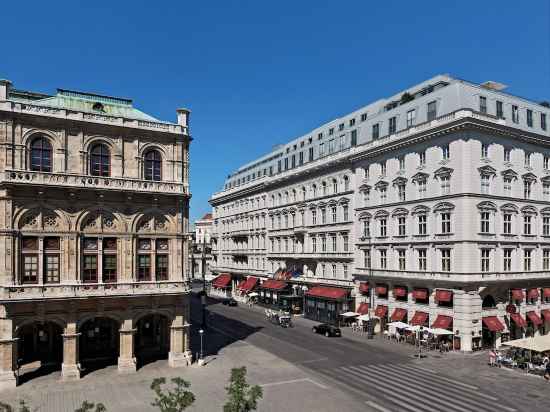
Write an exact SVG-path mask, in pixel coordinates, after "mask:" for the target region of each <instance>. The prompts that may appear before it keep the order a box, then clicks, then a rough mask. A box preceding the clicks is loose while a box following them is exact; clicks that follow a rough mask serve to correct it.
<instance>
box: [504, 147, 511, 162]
mask: <svg viewBox="0 0 550 412" xmlns="http://www.w3.org/2000/svg"><path fill="white" fill-rule="evenodd" d="M510 152H511V150H510V149H508V148H505V149H504V161H505V162H509V161H510Z"/></svg>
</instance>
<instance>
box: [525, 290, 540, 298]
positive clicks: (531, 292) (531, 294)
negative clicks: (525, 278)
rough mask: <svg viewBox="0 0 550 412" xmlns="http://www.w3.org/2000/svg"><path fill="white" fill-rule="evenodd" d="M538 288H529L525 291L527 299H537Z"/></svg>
mask: <svg viewBox="0 0 550 412" xmlns="http://www.w3.org/2000/svg"><path fill="white" fill-rule="evenodd" d="M538 297H539V290H538V289H537V288H533V289H529V290H528V291H527V299H538Z"/></svg>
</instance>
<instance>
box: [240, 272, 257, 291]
mask: <svg viewBox="0 0 550 412" xmlns="http://www.w3.org/2000/svg"><path fill="white" fill-rule="evenodd" d="M257 283H258V278H255V277H254V276H250V277H249V278H248V279H246V280H245V281H244V282H241V284H240V285H239V290H240V291H242V292H249V291H251V290H252V289H254V286H256V284H257Z"/></svg>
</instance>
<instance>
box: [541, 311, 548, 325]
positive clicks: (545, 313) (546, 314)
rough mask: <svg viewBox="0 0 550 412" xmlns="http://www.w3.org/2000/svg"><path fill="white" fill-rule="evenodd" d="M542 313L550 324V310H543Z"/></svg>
mask: <svg viewBox="0 0 550 412" xmlns="http://www.w3.org/2000/svg"><path fill="white" fill-rule="evenodd" d="M540 313H541V315H542V316H543V317H544V320H545V321H546V323H550V309H543V310H541V311H540Z"/></svg>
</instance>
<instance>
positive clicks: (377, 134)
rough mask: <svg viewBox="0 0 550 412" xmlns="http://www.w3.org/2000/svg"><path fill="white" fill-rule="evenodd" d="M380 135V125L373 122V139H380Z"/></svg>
mask: <svg viewBox="0 0 550 412" xmlns="http://www.w3.org/2000/svg"><path fill="white" fill-rule="evenodd" d="M379 137H380V125H379V124H378V123H377V124H373V125H372V140H375V139H378V138H379Z"/></svg>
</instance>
